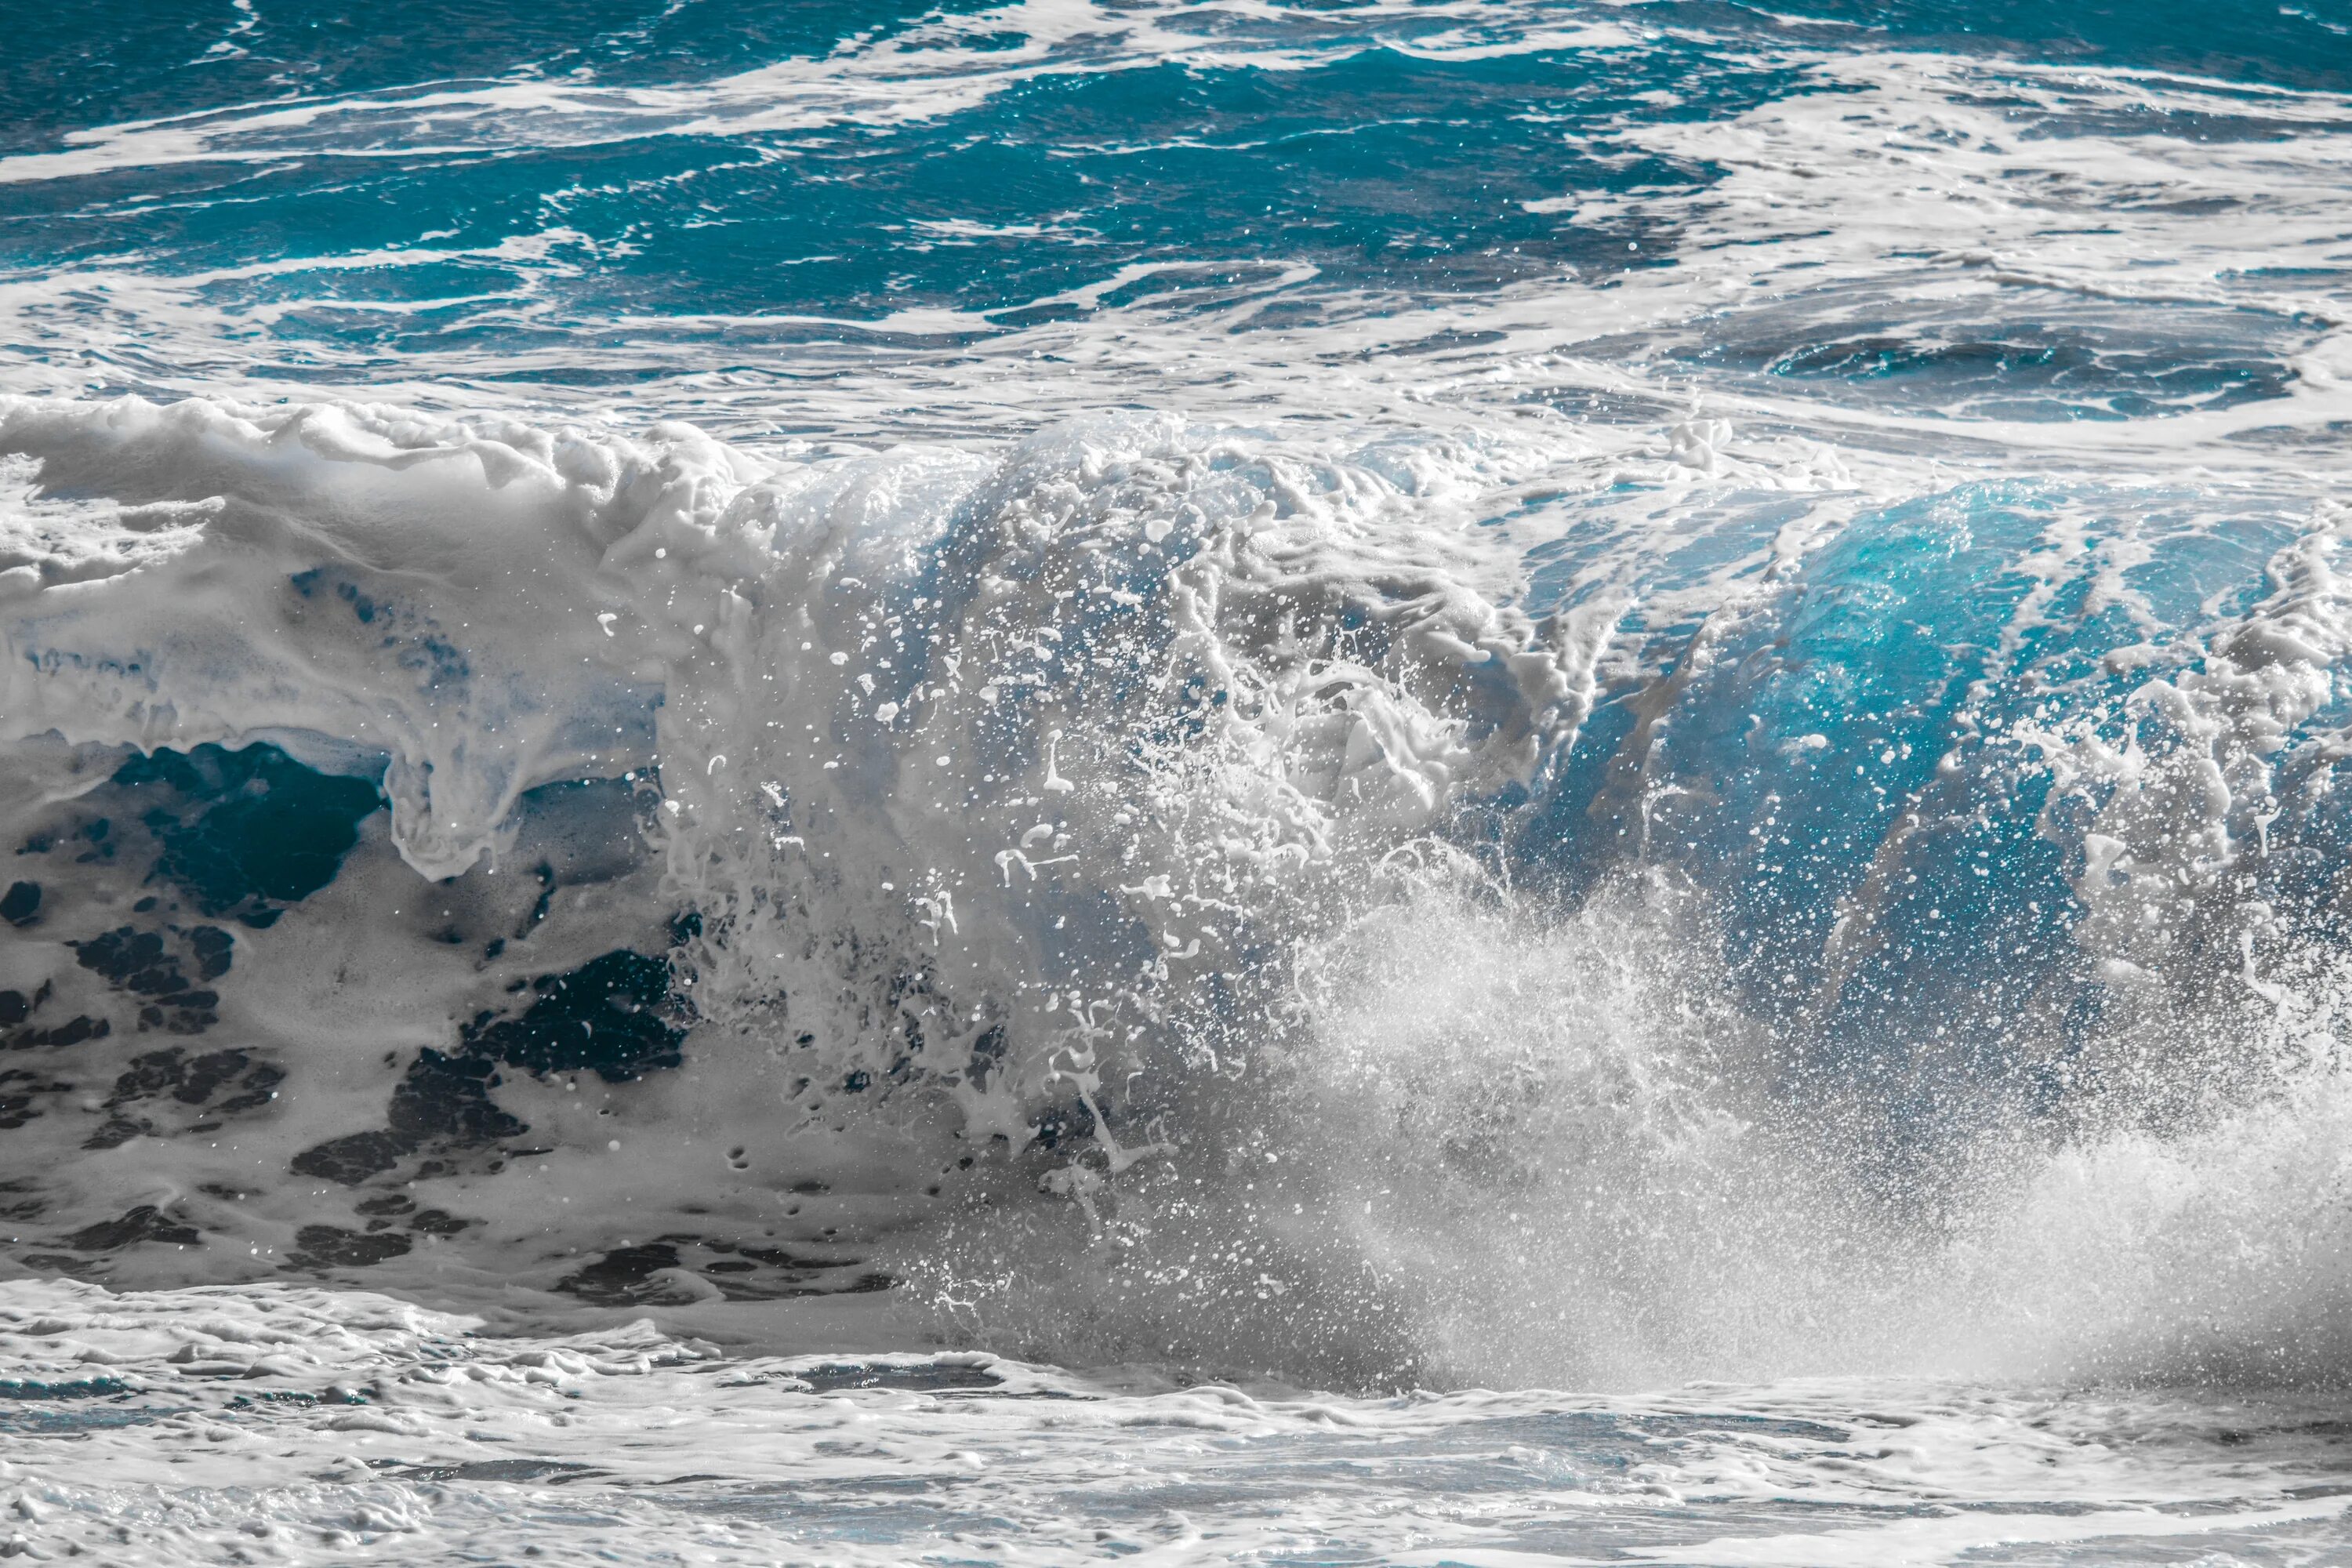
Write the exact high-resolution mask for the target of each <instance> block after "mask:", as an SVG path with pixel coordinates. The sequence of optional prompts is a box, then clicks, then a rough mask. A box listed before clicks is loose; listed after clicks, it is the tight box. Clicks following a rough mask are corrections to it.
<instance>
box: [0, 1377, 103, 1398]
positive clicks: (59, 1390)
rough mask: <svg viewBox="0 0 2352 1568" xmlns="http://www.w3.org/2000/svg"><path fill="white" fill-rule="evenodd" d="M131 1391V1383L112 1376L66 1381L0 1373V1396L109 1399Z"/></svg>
mask: <svg viewBox="0 0 2352 1568" xmlns="http://www.w3.org/2000/svg"><path fill="white" fill-rule="evenodd" d="M131 1392H132V1389H131V1385H130V1384H127V1383H123V1382H121V1380H119V1379H116V1378H111V1377H78V1378H73V1379H71V1380H69V1381H67V1382H63V1383H47V1382H43V1381H42V1380H40V1379H38V1378H8V1377H0V1399H108V1398H111V1397H113V1396H114V1395H115V1394H129V1393H131Z"/></svg>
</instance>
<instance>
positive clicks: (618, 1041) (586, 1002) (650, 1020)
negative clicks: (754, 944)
mask: <svg viewBox="0 0 2352 1568" xmlns="http://www.w3.org/2000/svg"><path fill="white" fill-rule="evenodd" d="M670 981H671V972H670V965H669V961H668V960H667V959H666V958H654V957H649V956H647V955H646V954H645V953H642V952H633V951H631V950H629V949H626V948H624V949H621V950H620V951H618V952H608V953H605V954H604V955H603V956H602V957H600V958H594V959H591V960H590V961H589V962H588V963H584V964H583V965H581V966H580V967H579V968H578V969H575V970H572V972H570V973H565V974H545V975H541V976H540V977H539V978H538V979H536V980H533V981H532V982H531V983H530V986H531V990H532V991H533V992H535V993H536V996H535V998H534V999H533V1001H532V1002H531V1004H530V1007H528V1008H527V1009H525V1010H524V1012H523V1014H522V1015H521V1016H520V1017H515V1018H499V1017H496V1016H493V1015H490V1014H487V1013H486V1014H483V1015H481V1016H478V1017H477V1018H476V1019H475V1020H474V1021H473V1022H472V1023H471V1024H468V1025H467V1026H466V1027H465V1029H464V1031H463V1036H464V1040H465V1047H466V1049H467V1052H468V1053H469V1054H472V1055H476V1056H482V1057H488V1058H492V1059H495V1060H497V1061H500V1062H504V1063H505V1064H507V1065H508V1066H509V1067H517V1068H523V1069H524V1070H526V1071H529V1072H533V1073H551V1072H582V1071H593V1072H594V1073H595V1074H596V1075H597V1076H598V1077H600V1078H602V1079H604V1080H605V1081H606V1082H607V1083H626V1082H628V1081H629V1080H631V1079H636V1078H641V1077H643V1076H644V1075H645V1074H646V1073H647V1072H649V1071H653V1070H656V1069H657V1068H674V1067H677V1065H678V1064H679V1063H680V1061H681V1060H682V1059H683V1058H682V1057H681V1056H680V1054H679V1050H678V1046H679V1042H681V1041H682V1040H684V1039H685V1037H686V1030H685V1029H684V1028H683V1027H682V1026H680V1025H679V1024H678V1023H677V1022H674V1021H673V1020H672V1016H671V1015H672V1013H673V1010H674V1008H675V1003H674V1000H673V998H672V995H671V991H670Z"/></svg>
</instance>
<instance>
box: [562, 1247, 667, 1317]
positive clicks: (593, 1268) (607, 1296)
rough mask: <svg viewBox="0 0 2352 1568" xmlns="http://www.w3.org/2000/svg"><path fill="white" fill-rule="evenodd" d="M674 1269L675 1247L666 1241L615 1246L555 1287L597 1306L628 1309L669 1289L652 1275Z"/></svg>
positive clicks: (563, 1279) (567, 1276) (665, 1283)
mask: <svg viewBox="0 0 2352 1568" xmlns="http://www.w3.org/2000/svg"><path fill="white" fill-rule="evenodd" d="M677 1266H678V1258H677V1247H673V1246H671V1245H670V1244H669V1243H667V1242H661V1241H656V1242H647V1243H646V1244H645V1245H644V1246H642V1247H615V1248H614V1250H612V1251H610V1252H607V1253H605V1254H604V1256H603V1257H601V1258H597V1259H596V1260H595V1261H594V1262H593V1263H591V1264H589V1265H588V1266H587V1267H586V1268H583V1269H581V1270H580V1271H579V1272H578V1273H576V1274H569V1275H566V1276H565V1277H564V1278H562V1279H559V1280H557V1281H556V1284H555V1288H556V1289H558V1290H561V1291H562V1292H563V1293H564V1294H565V1295H567V1296H577V1297H579V1298H580V1299H581V1300H583V1301H591V1302H593V1303H595V1304H596V1305H597V1306H600V1307H621V1306H630V1305H634V1304H635V1303H636V1302H639V1301H643V1300H646V1299H647V1298H649V1297H651V1296H655V1295H658V1294H661V1293H663V1292H664V1291H665V1290H667V1289H669V1287H668V1286H667V1282H665V1281H661V1280H657V1279H655V1278H654V1276H655V1275H656V1274H657V1273H659V1272H660V1271H661V1270H663V1269H665V1268H677Z"/></svg>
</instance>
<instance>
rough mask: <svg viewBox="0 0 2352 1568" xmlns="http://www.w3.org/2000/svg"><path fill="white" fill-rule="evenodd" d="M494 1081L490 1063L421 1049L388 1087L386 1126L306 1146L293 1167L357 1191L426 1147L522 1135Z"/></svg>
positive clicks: (523, 1129) (522, 1129)
mask: <svg viewBox="0 0 2352 1568" xmlns="http://www.w3.org/2000/svg"><path fill="white" fill-rule="evenodd" d="M496 1081H497V1066H496V1064H495V1063H493V1062H489V1061H486V1060H482V1059H480V1058H468V1057H449V1056H444V1055H442V1054H441V1053H440V1052H439V1051H436V1050H434V1049H432V1048H430V1047H427V1048H425V1049H424V1050H421V1051H419V1052H417V1053H416V1059H415V1061H414V1062H412V1063H410V1064H409V1068H408V1071H407V1073H406V1074H405V1075H404V1077H403V1078H402V1079H401V1080H400V1082H399V1084H398V1085H397V1086H396V1087H394V1089H393V1091H392V1101H391V1104H390V1106H389V1107H388V1108H387V1111H386V1121H387V1122H388V1125H386V1126H385V1127H383V1129H381V1130H377V1131H365V1132H353V1133H350V1134H348V1135H346V1136H344V1137H341V1138H334V1139H330V1140H329V1141H328V1142H324V1143H320V1144H318V1145H316V1146H314V1147H312V1148H309V1149H305V1150H303V1151H302V1152H300V1153H299V1154H297V1155H295V1156H294V1160H293V1165H292V1169H293V1170H294V1171H295V1172H296V1173H298V1174H300V1175H306V1176H320V1177H323V1178H325V1179H326V1180H328V1181H331V1182H337V1183H341V1184H343V1185H345V1186H357V1185H359V1184H361V1183H362V1182H365V1181H367V1180H368V1179H369V1178H370V1177H373V1176H377V1175H381V1174H382V1173H384V1172H386V1171H389V1170H392V1169H394V1167H395V1166H397V1165H398V1164H399V1163H401V1162H402V1161H403V1160H404V1159H406V1158H408V1157H409V1156H410V1155H412V1154H416V1153H420V1152H423V1151H425V1150H426V1149H429V1148H436V1147H440V1146H445V1145H451V1144H458V1145H477V1146H478V1145H481V1144H486V1143H495V1142H498V1141H499V1140H500V1139H502V1138H512V1137H515V1136H518V1135H519V1134H520V1133H523V1132H527V1131H530V1128H529V1127H527V1126H526V1125H525V1124H524V1123H522V1122H521V1121H518V1120H516V1119H515V1118H514V1117H512V1116H509V1115H508V1114H507V1113H506V1112H505V1111H503V1110H499V1106H498V1103H497V1101H495V1100H492V1099H491V1098H490V1089H491V1087H492V1085H493V1084H494V1083H495V1082H496Z"/></svg>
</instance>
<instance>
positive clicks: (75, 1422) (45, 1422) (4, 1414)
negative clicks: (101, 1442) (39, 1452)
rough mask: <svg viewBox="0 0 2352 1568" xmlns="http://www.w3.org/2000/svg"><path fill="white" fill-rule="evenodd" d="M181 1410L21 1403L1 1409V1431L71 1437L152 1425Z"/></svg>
mask: <svg viewBox="0 0 2352 1568" xmlns="http://www.w3.org/2000/svg"><path fill="white" fill-rule="evenodd" d="M181 1413H182V1411H181V1407H179V1406H165V1405H136V1406H132V1407H131V1408H128V1409H119V1408H118V1409H104V1408H100V1409H90V1408H88V1407H84V1408H82V1409H79V1410H72V1409H68V1410H52V1409H45V1408H42V1407H40V1406H37V1405H36V1406H32V1407H30V1408H27V1407H25V1406H22V1405H19V1406H16V1408H13V1409H0V1432H6V1433H11V1434H14V1435H16V1436H24V1437H70V1436H75V1435H77V1434H79V1433H83V1432H98V1431H103V1430H106V1429H107V1428H110V1427H115V1426H152V1425H154V1423H156V1422H157V1421H160V1420H162V1419H163V1417H164V1416H166V1415H180V1414H181Z"/></svg>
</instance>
